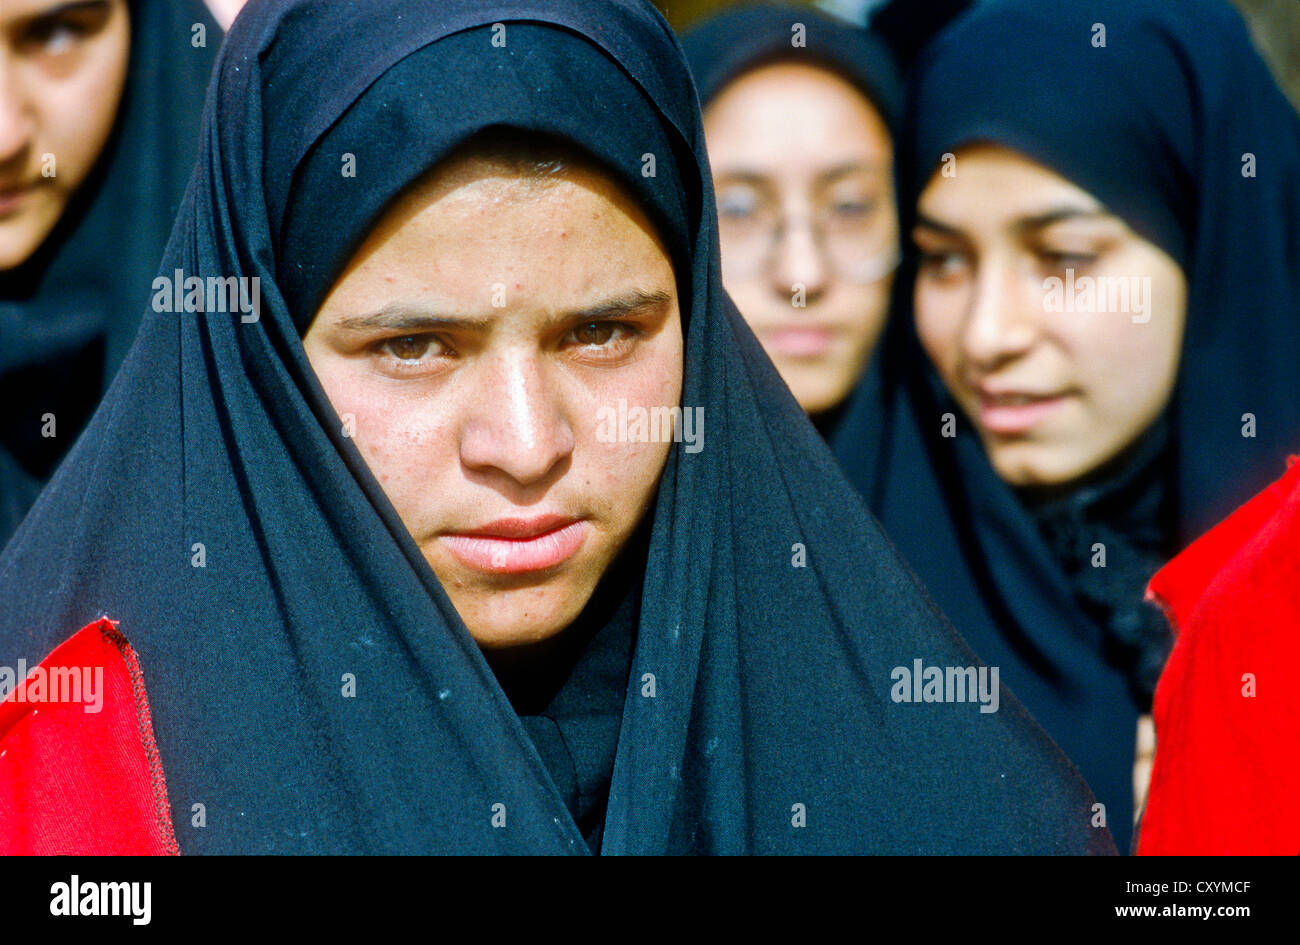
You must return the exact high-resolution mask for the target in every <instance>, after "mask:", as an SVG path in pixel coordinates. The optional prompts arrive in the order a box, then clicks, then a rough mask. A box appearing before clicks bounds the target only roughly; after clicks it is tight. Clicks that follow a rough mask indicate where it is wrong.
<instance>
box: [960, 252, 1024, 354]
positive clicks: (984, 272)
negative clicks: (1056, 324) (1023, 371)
mask: <svg viewBox="0 0 1300 945" xmlns="http://www.w3.org/2000/svg"><path fill="white" fill-rule="evenodd" d="M1027 288H1028V287H1027V284H1026V285H1022V280H1021V279H1020V277H1019V276H1018V274H1017V273H1016V272H1015V271H1014V268H1013V267H1012V266H1010V265H1007V264H1004V263H1002V262H1000V261H997V260H989V261H987V262H986V263H985V264H983V265H981V266H980V271H979V273H978V275H977V276H976V279H975V287H974V294H973V296H972V298H971V300H970V305H969V308H968V309H967V315H966V321H965V324H964V325H963V331H962V351H963V354H964V355H965V356H966V360H967V362H968V363H969V365H970V366H971V367H973V368H976V369H978V370H979V371H981V372H987V371H992V370H996V369H997V368H998V367H1000V366H1001V365H1002V364H1005V363H1006V362H1008V361H1013V360H1015V359H1016V358H1018V357H1020V356H1022V355H1024V354H1025V353H1026V352H1027V351H1029V349H1030V348H1032V347H1033V345H1034V342H1035V341H1036V339H1037V337H1038V331H1039V327H1040V325H1041V317H1042V311H1043V309H1042V299H1041V292H1040V293H1039V294H1038V295H1037V296H1034V295H1033V293H1031V292H1029V291H1027ZM1035 305H1037V306H1038V308H1037V310H1035Z"/></svg>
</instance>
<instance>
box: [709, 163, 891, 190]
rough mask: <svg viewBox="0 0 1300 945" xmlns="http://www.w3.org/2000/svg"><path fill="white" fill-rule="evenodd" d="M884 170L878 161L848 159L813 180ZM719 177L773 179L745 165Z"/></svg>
mask: <svg viewBox="0 0 1300 945" xmlns="http://www.w3.org/2000/svg"><path fill="white" fill-rule="evenodd" d="M882 170H884V165H883V164H881V163H880V162H878V161H848V162H846V163H844V164H836V165H835V166H834V167H830V168H827V169H826V170H824V171H821V172H819V173H818V174H817V176H816V177H815V178H814V179H813V180H814V183H816V184H819V185H820V184H825V183H826V182H828V181H833V180H836V179H838V178H840V177H845V176H847V175H849V174H853V173H856V172H859V171H868V172H879V171H882ZM717 177H718V179H719V180H736V181H741V182H742V183H746V184H758V185H762V186H771V181H772V178H771V177H769V176H768V175H767V174H764V173H763V172H761V171H756V170H753V169H751V168H743V167H742V168H736V169H735V170H720V171H718V174H717Z"/></svg>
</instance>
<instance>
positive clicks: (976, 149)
mask: <svg viewBox="0 0 1300 945" xmlns="http://www.w3.org/2000/svg"><path fill="white" fill-rule="evenodd" d="M954 157H955V174H953V176H944V174H943V166H942V165H940V166H939V167H936V168H935V170H934V173H933V174H932V175H931V177H930V180H929V182H928V183H927V184H926V186H925V189H924V190H923V191H922V192H921V197H920V200H919V201H918V210H919V211H920V213H921V214H922V216H924V217H926V218H928V219H930V220H932V221H934V222H938V223H944V224H949V225H953V226H960V227H961V228H963V229H972V230H997V229H1001V228H1003V227H1005V226H1010V225H1014V224H1017V223H1021V222H1023V221H1025V220H1028V219H1046V218H1050V217H1052V216H1053V215H1056V214H1058V213H1060V212H1063V211H1076V212H1078V213H1080V214H1093V215H1098V217H1103V218H1105V219H1108V220H1109V219H1114V218H1113V217H1110V216H1109V215H1108V214H1106V212H1105V208H1104V207H1103V206H1102V204H1101V202H1100V201H1098V200H1097V199H1096V198H1095V197H1093V196H1092V194H1090V193H1088V192H1087V191H1086V190H1084V189H1082V188H1081V187H1079V186H1077V185H1076V184H1074V183H1073V182H1072V181H1070V180H1068V179H1067V178H1065V177H1062V176H1061V175H1060V174H1058V173H1056V172H1055V171H1054V170H1052V169H1051V168H1049V167H1047V166H1045V165H1043V164H1040V163H1038V162H1037V161H1035V160H1033V159H1032V158H1029V157H1027V156H1026V155H1024V154H1021V153H1020V152H1018V151H1015V150H1013V149H1011V148H1007V147H1003V146H1001V145H994V144H983V143H981V144H973V145H969V146H966V147H962V148H959V149H958V150H957V151H955V152H954Z"/></svg>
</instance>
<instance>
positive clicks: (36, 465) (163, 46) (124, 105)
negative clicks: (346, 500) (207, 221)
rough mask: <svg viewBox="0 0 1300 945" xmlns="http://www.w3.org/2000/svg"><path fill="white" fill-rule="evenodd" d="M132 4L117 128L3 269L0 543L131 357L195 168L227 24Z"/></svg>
mask: <svg viewBox="0 0 1300 945" xmlns="http://www.w3.org/2000/svg"><path fill="white" fill-rule="evenodd" d="M128 8H129V11H130V20H131V45H130V52H129V56H130V58H129V61H128V66H127V77H126V85H125V87H124V89H123V92H122V100H121V104H120V106H119V109H118V118H117V122H116V125H115V126H114V129H113V132H112V135H111V137H110V138H109V140H108V142H107V143H106V144H105V147H104V151H103V153H102V154H101V155H100V157H99V160H98V161H97V163H96V164H95V167H94V168H93V169H92V171H91V173H90V174H89V175H88V177H87V178H86V180H85V181H83V182H82V184H81V186H80V187H79V188H78V190H77V193H76V194H75V195H74V197H73V199H72V200H71V201H70V202H69V204H68V207H67V209H66V210H65V212H64V214H63V216H62V218H61V219H60V221H59V223H58V225H57V226H56V227H55V229H54V230H53V231H52V232H51V234H50V235H49V237H47V238H46V240H45V242H44V243H42V245H41V247H40V248H39V249H38V250H37V251H36V253H35V254H34V255H33V256H32V257H31V258H29V259H28V260H27V261H26V262H25V263H23V264H22V265H21V266H19V267H18V268H17V269H14V270H12V271H9V272H3V273H0V403H3V404H5V410H4V412H3V416H0V453H3V455H2V456H0V547H2V546H3V545H4V543H5V541H7V540H8V538H9V536H10V534H12V532H13V530H14V529H15V528H16V527H17V525H18V523H19V522H20V521H21V520H22V517H23V515H24V514H26V512H27V509H28V508H29V507H30V505H31V502H32V500H33V499H34V497H35V495H36V494H37V492H38V491H39V489H40V486H41V485H42V484H43V483H44V482H45V481H46V480H47V479H48V478H49V476H50V475H51V473H52V472H53V470H54V467H55V465H56V464H57V463H58V461H59V460H60V459H61V458H62V457H63V455H64V454H65V453H66V452H67V450H68V448H69V447H70V445H71V444H72V442H73V441H74V440H75V439H76V437H77V434H78V433H79V432H80V431H81V429H82V427H83V426H84V425H85V423H86V421H87V420H89V418H90V415H91V414H92V413H93V412H94V409H95V406H96V405H97V404H98V402H99V398H100V396H101V395H102V394H103V392H104V389H105V388H106V387H107V385H108V382H109V381H111V380H112V378H113V375H114V373H115V372H116V370H117V367H118V365H120V364H121V363H122V360H123V358H124V357H125V356H126V352H127V349H128V348H129V347H130V345H131V341H132V339H133V338H134V337H135V331H136V328H137V327H138V325H139V323H140V313H141V312H142V311H143V310H144V307H145V305H146V304H147V303H148V301H149V297H150V287H151V283H152V280H153V277H154V275H155V274H156V273H157V271H158V262H159V260H160V259H162V255H163V250H164V249H165V247H166V245H167V237H168V235H169V234H170V232H171V228H172V223H173V221H174V220H175V218H176V209H177V207H178V205H179V204H180V199H181V195H182V194H183V193H184V191H185V186H186V184H188V183H189V178H190V174H191V173H192V172H193V170H194V160H195V157H196V156H197V151H198V144H197V142H198V134H199V122H200V119H201V117H202V112H203V95H204V92H205V90H206V88H207V84H208V78H209V76H210V75H211V72H212V64H213V62H214V61H215V59H216V52H217V47H218V46H220V44H221V40H222V32H221V30H220V28H219V27H218V26H217V24H216V22H215V21H214V20H213V19H212V16H211V14H210V13H209V12H208V10H207V7H206V6H205V5H204V4H203V2H202V0H168V2H166V3H156V2H150V0H130V2H129V5H128ZM196 25H198V26H201V27H202V30H201V31H198V30H196V29H195V26H196ZM47 414H53V416H54V419H55V427H54V433H55V435H54V436H48V435H44V434H46V433H48V432H49V431H48V429H47V425H46V424H45V423H44V422H43V419H42V418H44V417H45V416H46V415H47Z"/></svg>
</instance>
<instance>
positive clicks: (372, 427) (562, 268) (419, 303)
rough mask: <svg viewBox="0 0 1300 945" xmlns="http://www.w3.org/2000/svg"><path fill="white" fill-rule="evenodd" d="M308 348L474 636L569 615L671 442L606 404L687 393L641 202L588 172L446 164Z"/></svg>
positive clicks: (383, 232) (384, 235) (517, 641)
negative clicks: (613, 416) (649, 437)
mask: <svg viewBox="0 0 1300 945" xmlns="http://www.w3.org/2000/svg"><path fill="white" fill-rule="evenodd" d="M303 344H304V346H305V348H306V351H307V354H308V357H309V358H310V360H311V363H312V366H313V367H314V368H315V370H316V373H317V375H318V376H319V377H320V379H321V382H322V384H323V385H324V388H325V391H326V393H327V394H328V395H329V398H330V400H331V401H332V403H333V404H334V407H335V408H336V409H337V411H338V413H339V415H340V417H341V418H342V419H343V422H344V426H345V429H346V428H348V426H349V424H354V425H355V427H354V432H353V433H352V435H353V436H354V437H355V439H356V442H357V445H358V446H359V447H360V450H361V453H362V454H363V455H364V456H365V458H366V460H367V462H368V463H369V464H370V468H371V470H372V471H373V472H374V474H375V476H376V477H377V479H378V481H379V482H380V484H381V485H382V486H383V488H384V490H385V491H386V492H387V494H388V496H389V498H390V499H391V500H392V502H393V505H394V507H395V508H396V510H397V512H398V514H399V515H400V516H401V518H402V520H403V522H404V523H405V524H406V527H407V528H408V529H409V530H410V533H411V535H412V537H414V539H415V541H416V544H417V545H418V546H419V547H420V549H421V550H422V551H423V552H424V556H425V558H426V559H427V560H428V562H429V565H430V567H432V569H433V571H434V573H435V574H436V575H437V576H438V579H439V581H440V582H441V583H442V586H443V587H444V588H445V589H446V591H447V594H448V596H449V597H450V598H451V602H452V603H453V604H454V605H455V607H456V610H457V612H458V613H459V614H460V616H461V617H462V619H464V621H465V623H466V625H467V627H468V629H469V631H470V633H471V634H472V635H473V637H474V638H475V639H476V640H477V641H478V642H479V643H480V644H481V645H483V646H485V647H489V648H507V647H512V646H516V645H523V644H528V643H534V642H539V641H541V640H544V639H546V638H548V637H551V636H552V635H554V634H556V633H558V632H559V631H561V630H563V629H564V628H565V627H566V626H568V625H569V624H570V623H571V622H572V621H573V620H574V618H575V617H576V616H577V615H578V614H579V612H580V611H581V610H582V608H583V606H584V605H585V604H586V603H587V601H588V600H589V598H590V597H591V596H592V593H593V591H594V590H595V587H596V584H597V582H598V581H599V580H600V578H601V576H602V575H603V574H604V572H605V570H606V569H607V568H608V567H609V565H610V563H611V562H612V561H613V559H614V557H615V556H616V555H617V553H618V552H619V550H620V549H621V548H622V547H623V545H624V544H625V542H626V541H627V540H628V538H629V537H630V536H631V534H632V532H633V531H634V529H635V528H636V526H637V524H638V523H639V522H640V520H641V518H642V517H643V515H644V514H645V512H646V510H647V508H648V507H649V506H650V504H651V503H652V501H653V498H654V493H655V488H656V485H657V483H658V480H659V476H660V474H661V473H662V471H663V468H664V464H665V462H666V460H667V457H668V450H669V447H670V443H669V442H667V441H663V442H606V441H605V440H608V439H609V437H608V436H605V437H603V438H600V437H598V435H597V431H598V428H599V426H600V425H599V423H598V420H599V417H598V414H599V413H600V411H601V408H602V407H604V408H614V409H618V407H619V404H620V401H625V402H626V404H627V407H628V409H629V410H631V409H633V408H635V407H643V408H646V409H649V408H651V407H675V406H678V405H679V404H680V400H681V385H682V326H681V317H680V314H679V310H678V299H677V288H676V282H675V279H674V274H673V268H672V264H671V263H670V261H669V257H668V255H667V253H666V252H665V249H664V247H663V245H662V244H661V243H660V241H659V238H658V236H657V235H656V233H655V230H654V229H653V227H652V225H651V223H650V222H649V220H648V219H647V218H646V216H645V214H644V213H643V212H642V211H641V209H640V208H639V206H638V205H637V204H636V203H635V202H634V201H633V200H632V199H630V198H629V197H628V196H627V195H626V194H625V193H624V192H623V191H622V189H621V188H620V187H619V186H618V185H616V184H615V183H613V182H612V181H611V180H610V179H609V178H607V177H605V176H604V175H603V174H600V173H597V172H593V171H588V170H582V169H577V168H570V169H568V170H565V171H563V172H560V173H558V174H556V175H553V176H552V177H549V178H547V179H545V180H541V179H537V178H533V177H528V176H521V175H520V174H519V173H517V172H514V171H512V170H509V169H506V168H504V167H502V166H501V165H498V164H495V163H491V162H488V161H485V160H482V159H474V158H469V159H463V160H460V159H457V160H453V161H450V162H448V163H446V164H444V165H442V166H440V167H439V168H438V169H437V170H435V171H434V172H433V173H432V174H431V175H430V176H427V177H426V178H424V179H423V180H421V181H420V182H418V183H417V184H416V185H414V186H413V187H412V188H409V189H408V190H407V192H405V193H404V194H403V195H402V196H401V197H400V198H399V199H398V200H397V201H396V203H395V204H394V205H393V206H392V207H391V208H390V209H389V210H388V212H387V213H386V214H385V215H384V216H383V217H382V218H381V219H380V221H379V222H378V224H377V225H376V226H375V228H374V229H373V230H372V231H371V233H370V235H369V236H368V238H367V239H366V241H365V243H364V244H363V245H362V247H361V249H360V250H359V251H358V252H357V254H356V255H355V256H354V257H353V259H352V260H351V262H350V263H349V264H348V266H347V268H346V269H345V270H344V272H343V275H342V276H341V278H340V279H339V280H338V281H337V283H336V284H335V285H334V287H333V289H332V290H331V291H330V294H329V296H328V298H327V299H326V300H325V302H324V304H323V305H322V306H321V309H320V311H319V312H318V313H317V315H316V318H315V320H314V322H313V323H312V326H311V328H310V330H309V331H308V332H307V334H306V336H305V337H304V339H303Z"/></svg>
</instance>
